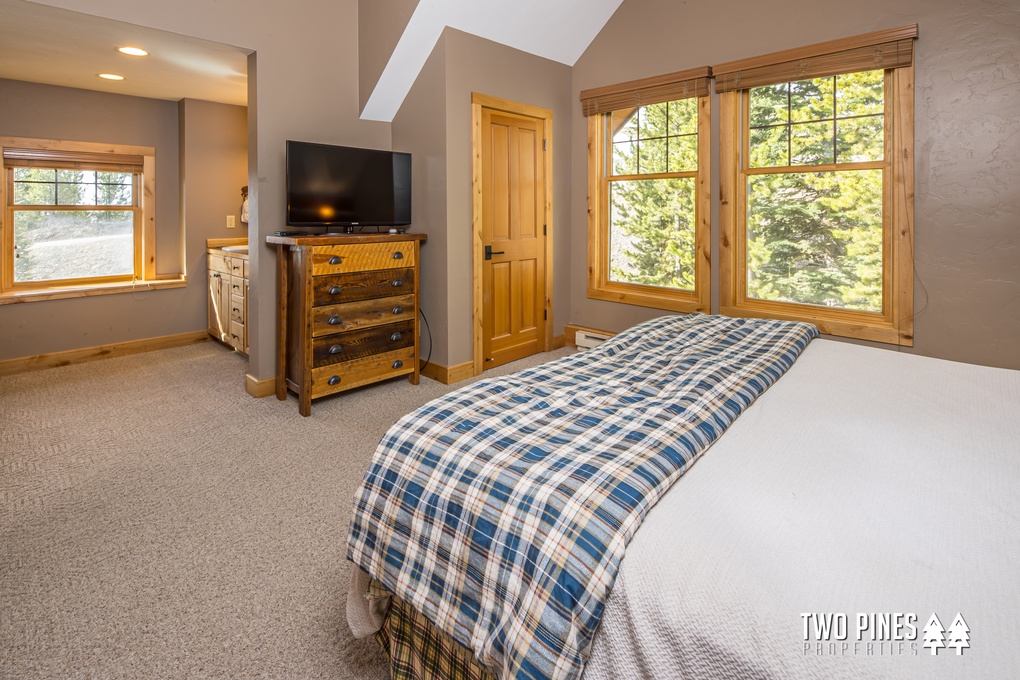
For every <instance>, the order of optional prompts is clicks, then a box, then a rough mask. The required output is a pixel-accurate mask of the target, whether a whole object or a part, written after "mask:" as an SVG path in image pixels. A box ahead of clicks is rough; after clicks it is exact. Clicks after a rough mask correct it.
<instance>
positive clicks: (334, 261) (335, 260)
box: [329, 255, 343, 264]
mask: <svg viewBox="0 0 1020 680" xmlns="http://www.w3.org/2000/svg"><path fill="white" fill-rule="evenodd" d="M341 262H343V259H342V258H341V257H340V256H339V255H334V256H333V257H331V258H329V263H330V264H340V263H341Z"/></svg>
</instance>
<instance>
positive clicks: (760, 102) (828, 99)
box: [713, 26, 917, 346]
mask: <svg viewBox="0 0 1020 680" xmlns="http://www.w3.org/2000/svg"><path fill="white" fill-rule="evenodd" d="M916 34H917V27H916V26H907V27H902V28H899V29H890V30H888V31H879V32H876V33H874V34H868V35H865V36H858V37H856V38H850V39H844V40H840V41H833V42H832V43H824V44H821V45H815V46H809V47H807V48H800V49H797V50H790V51H787V52H782V53H777V54H775V55H767V56H765V57H759V58H755V59H748V60H742V61H741V62H731V63H730V64H723V65H720V66H715V67H713V72H714V74H715V77H716V90H717V91H718V92H719V93H720V98H719V108H720V120H721V123H720V166H721V167H720V189H721V202H720V221H721V227H720V232H721V239H720V255H721V258H720V259H721V263H720V312H721V313H722V314H726V315H729V316H757V317H768V318H780V319H790V320H799V321H809V322H811V323H814V324H816V325H817V326H818V327H819V330H821V331H822V332H823V333H827V334H831V335H840V336H845V337H854V338H860V339H866V340H874V341H879V342H888V343H895V344H899V345H904V346H910V345H912V344H913V66H912V63H913V46H912V41H913V38H914V37H916ZM791 76H793V77H791Z"/></svg>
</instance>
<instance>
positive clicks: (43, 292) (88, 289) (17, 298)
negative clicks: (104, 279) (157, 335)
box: [0, 275, 188, 305]
mask: <svg viewBox="0 0 1020 680" xmlns="http://www.w3.org/2000/svg"><path fill="white" fill-rule="evenodd" d="M187 285H188V278H187V277H186V276H184V275H180V276H176V275H175V276H174V277H173V278H169V279H158V280H155V281H135V282H131V283H122V282H117V283H101V284H91V285H87V286H67V287H65V288H39V289H35V290H17V291H8V292H6V293H0V305H11V304H16V303H19V302H41V301H43V300H65V299H68V298H80V297H92V296H94V295H114V294H116V293H138V292H146V291H150V290H162V289H164V288H184V287H185V286H187Z"/></svg>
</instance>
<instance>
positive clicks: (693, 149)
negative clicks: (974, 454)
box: [581, 68, 711, 311]
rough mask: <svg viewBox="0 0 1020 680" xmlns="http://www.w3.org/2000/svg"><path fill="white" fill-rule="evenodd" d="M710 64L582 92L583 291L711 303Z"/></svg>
mask: <svg viewBox="0 0 1020 680" xmlns="http://www.w3.org/2000/svg"><path fill="white" fill-rule="evenodd" d="M707 74H708V69H707V68H705V69H696V70H693V71H685V72H681V73H674V74H670V75H667V76H661V77H659V78H655V79H648V80H644V81H636V82H632V83H625V84H623V85H619V86H614V87H610V88H601V89H599V90H588V91H586V92H583V93H582V94H581V97H582V101H583V105H584V109H585V114H586V115H588V144H589V182H588V186H589V197H588V201H589V222H588V229H589V243H590V245H589V248H590V252H589V263H590V265H589V278H588V296H589V297H592V298H597V299H602V300H613V301H617V302H627V303H630V304H636V305H644V306H650V307H659V308H662V309H671V310H675V311H707V310H708V304H709V298H708V294H709V284H708V281H709V275H710V269H709V267H710V261H709V234H710V223H709V203H708V201H709V191H708V177H709V172H708V165H709V162H708V159H709V153H708V144H709V130H710V124H711V119H710V116H709V98H708V77H707Z"/></svg>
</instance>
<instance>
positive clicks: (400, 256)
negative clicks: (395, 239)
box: [393, 250, 404, 260]
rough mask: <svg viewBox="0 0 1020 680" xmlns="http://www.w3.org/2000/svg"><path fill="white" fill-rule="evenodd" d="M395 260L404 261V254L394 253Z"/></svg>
mask: <svg viewBox="0 0 1020 680" xmlns="http://www.w3.org/2000/svg"><path fill="white" fill-rule="evenodd" d="M393 259H394V260H403V259H404V254H403V253H402V252H400V251H399V250H398V251H397V252H395V253H393Z"/></svg>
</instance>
